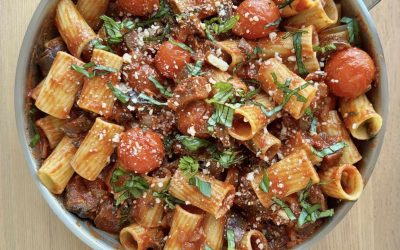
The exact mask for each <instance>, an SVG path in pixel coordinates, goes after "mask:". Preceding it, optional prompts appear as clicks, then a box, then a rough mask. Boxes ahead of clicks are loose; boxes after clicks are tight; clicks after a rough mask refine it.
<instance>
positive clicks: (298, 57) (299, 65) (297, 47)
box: [293, 32, 308, 77]
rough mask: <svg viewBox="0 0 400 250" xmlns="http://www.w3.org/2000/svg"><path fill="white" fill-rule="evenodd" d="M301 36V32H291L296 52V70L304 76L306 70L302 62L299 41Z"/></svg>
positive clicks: (301, 46) (301, 48)
mask: <svg viewBox="0 0 400 250" xmlns="http://www.w3.org/2000/svg"><path fill="white" fill-rule="evenodd" d="M302 36H303V32H294V33H293V47H294V51H295V54H296V62H297V70H298V71H299V74H300V75H301V76H302V77H305V76H307V74H308V71H307V69H306V66H305V65H304V62H303V45H302V41H301V38H302Z"/></svg>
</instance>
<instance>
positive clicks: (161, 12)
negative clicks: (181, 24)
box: [136, 0, 171, 27]
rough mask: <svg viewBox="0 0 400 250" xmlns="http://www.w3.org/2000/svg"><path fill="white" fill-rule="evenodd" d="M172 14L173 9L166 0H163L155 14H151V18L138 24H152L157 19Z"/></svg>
mask: <svg viewBox="0 0 400 250" xmlns="http://www.w3.org/2000/svg"><path fill="white" fill-rule="evenodd" d="M170 14H171V9H170V7H169V6H168V5H167V3H166V0H161V1H160V7H159V8H158V11H157V12H156V13H154V14H153V15H151V16H150V18H149V19H147V20H145V21H141V22H138V23H136V25H137V26H138V27H145V26H151V25H152V24H153V23H155V22H156V21H159V20H161V19H163V18H165V17H167V16H169V15H170Z"/></svg>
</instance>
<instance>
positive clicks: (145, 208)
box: [133, 191, 164, 228]
mask: <svg viewBox="0 0 400 250" xmlns="http://www.w3.org/2000/svg"><path fill="white" fill-rule="evenodd" d="M152 192H153V191H150V192H148V193H146V194H145V195H144V197H142V198H140V199H138V200H136V207H135V209H134V212H133V218H134V219H135V221H136V222H137V223H138V224H139V225H141V226H143V227H146V228H155V227H159V226H160V225H161V222H162V218H163V215H164V202H163V201H161V200H160V199H158V198H157V199H156V198H154V196H153V194H152Z"/></svg>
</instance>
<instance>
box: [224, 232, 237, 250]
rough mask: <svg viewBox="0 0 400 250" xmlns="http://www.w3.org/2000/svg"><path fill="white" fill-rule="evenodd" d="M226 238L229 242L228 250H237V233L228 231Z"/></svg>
mask: <svg viewBox="0 0 400 250" xmlns="http://www.w3.org/2000/svg"><path fill="white" fill-rule="evenodd" d="M226 238H227V241H228V250H235V233H234V231H233V230H232V229H228V230H227V231H226Z"/></svg>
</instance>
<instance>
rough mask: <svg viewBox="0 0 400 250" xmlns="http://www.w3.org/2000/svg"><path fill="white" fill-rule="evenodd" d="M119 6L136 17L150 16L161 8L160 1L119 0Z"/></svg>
mask: <svg viewBox="0 0 400 250" xmlns="http://www.w3.org/2000/svg"><path fill="white" fill-rule="evenodd" d="M117 5H118V6H119V7H120V8H121V9H122V10H124V11H127V12H129V13H130V14H132V15H134V16H148V15H149V14H151V13H153V12H154V11H156V10H157V9H158V8H159V7H160V0H117Z"/></svg>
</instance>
